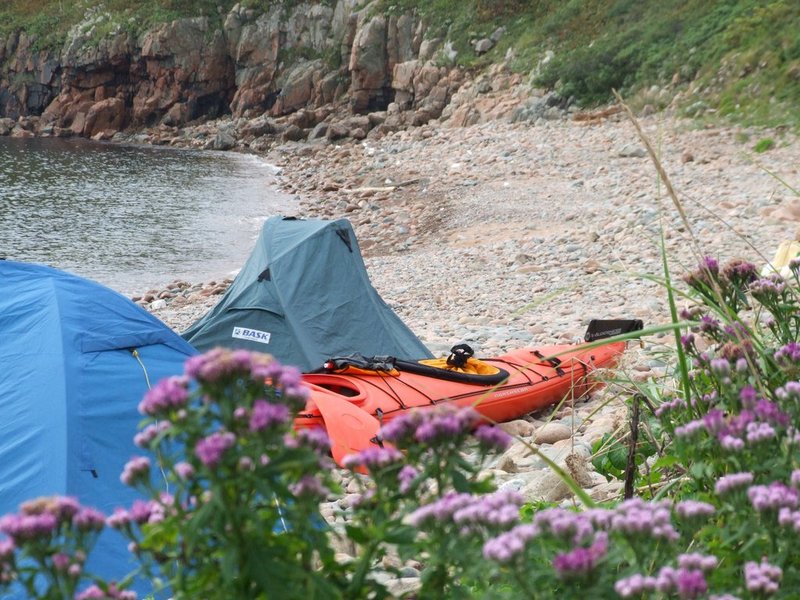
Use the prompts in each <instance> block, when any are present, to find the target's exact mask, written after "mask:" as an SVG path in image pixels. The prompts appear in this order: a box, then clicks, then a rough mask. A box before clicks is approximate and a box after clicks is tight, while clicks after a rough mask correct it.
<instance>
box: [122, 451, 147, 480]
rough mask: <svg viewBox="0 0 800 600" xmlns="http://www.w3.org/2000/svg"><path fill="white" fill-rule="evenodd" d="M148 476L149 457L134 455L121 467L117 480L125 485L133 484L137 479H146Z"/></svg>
mask: <svg viewBox="0 0 800 600" xmlns="http://www.w3.org/2000/svg"><path fill="white" fill-rule="evenodd" d="M149 476H150V459H149V458H147V457H146V456H134V457H133V458H131V459H130V460H129V461H128V462H127V463H126V464H125V467H124V468H123V469H122V474H121V475H120V476H119V480H120V481H121V482H122V483H124V484H125V485H129V486H132V485H135V484H136V483H137V482H139V481H147V478H148V477H149Z"/></svg>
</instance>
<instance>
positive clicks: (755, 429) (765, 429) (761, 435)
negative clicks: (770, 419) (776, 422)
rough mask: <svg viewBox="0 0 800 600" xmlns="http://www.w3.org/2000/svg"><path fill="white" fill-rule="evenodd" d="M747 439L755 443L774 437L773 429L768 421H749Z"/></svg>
mask: <svg viewBox="0 0 800 600" xmlns="http://www.w3.org/2000/svg"><path fill="white" fill-rule="evenodd" d="M746 437H747V441H748V442H750V443H752V444H757V443H759V442H763V441H765V440H771V439H774V438H775V430H774V429H773V428H772V425H770V424H769V423H758V422H756V423H749V424H748V425H747V435H746Z"/></svg>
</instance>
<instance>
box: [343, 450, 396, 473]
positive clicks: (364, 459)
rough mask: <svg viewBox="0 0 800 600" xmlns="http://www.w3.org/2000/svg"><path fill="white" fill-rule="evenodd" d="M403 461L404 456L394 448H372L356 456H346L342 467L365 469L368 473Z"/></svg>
mask: <svg viewBox="0 0 800 600" xmlns="http://www.w3.org/2000/svg"><path fill="white" fill-rule="evenodd" d="M402 459H403V454H402V453H401V452H400V451H399V450H398V449H397V448H394V447H392V446H385V447H379V446H370V447H369V448H365V449H364V450H361V451H360V452H357V453H355V454H350V455H348V456H345V457H344V459H343V460H342V466H343V467H345V468H348V469H357V468H359V467H364V468H365V469H367V470H368V471H376V470H378V469H382V468H384V467H386V466H388V465H392V464H395V463H398V462H399V461H401V460H402Z"/></svg>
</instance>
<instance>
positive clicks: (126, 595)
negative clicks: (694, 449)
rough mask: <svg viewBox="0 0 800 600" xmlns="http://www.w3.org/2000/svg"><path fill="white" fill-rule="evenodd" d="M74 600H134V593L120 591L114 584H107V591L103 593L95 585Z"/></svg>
mask: <svg viewBox="0 0 800 600" xmlns="http://www.w3.org/2000/svg"><path fill="white" fill-rule="evenodd" d="M75 600H136V592H132V591H130V590H121V589H119V588H118V587H117V586H116V585H115V584H114V583H110V584H108V591H103V589H102V588H100V586H98V585H97V584H92V585H90V586H89V587H88V588H86V589H85V590H84V591H82V592H81V593H80V594H77V595H76V596H75Z"/></svg>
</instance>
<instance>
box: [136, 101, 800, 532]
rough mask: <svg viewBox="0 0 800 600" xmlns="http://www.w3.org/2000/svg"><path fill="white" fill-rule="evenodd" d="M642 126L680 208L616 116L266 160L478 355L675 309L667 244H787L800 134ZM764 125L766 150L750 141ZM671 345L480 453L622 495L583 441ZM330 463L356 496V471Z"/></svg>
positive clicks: (509, 484) (194, 308) (390, 299)
mask: <svg viewBox="0 0 800 600" xmlns="http://www.w3.org/2000/svg"><path fill="white" fill-rule="evenodd" d="M638 123H639V125H640V127H641V129H642V131H643V132H644V135H645V136H646V138H647V139H648V140H649V142H650V144H651V146H652V148H653V149H654V150H655V152H656V153H657V155H658V160H659V162H660V164H661V165H662V166H663V169H664V171H665V173H666V175H667V176H668V178H669V181H670V182H671V184H672V186H673V188H674V190H675V192H676V195H677V199H678V200H679V202H680V207H681V211H683V213H684V215H685V220H684V218H683V217H682V216H681V214H680V212H679V210H678V208H677V207H676V205H675V203H674V201H673V199H672V198H671V197H670V196H669V194H668V193H667V190H666V186H665V184H664V181H663V180H661V179H660V178H659V175H658V172H657V170H656V168H655V166H654V162H653V161H652V160H651V158H650V157H649V155H648V153H647V151H646V149H645V145H644V143H643V142H642V140H641V139H640V137H639V135H638V134H637V132H636V130H635V127H634V125H633V122H632V121H631V120H629V119H628V118H627V117H626V116H625V115H624V113H622V112H619V113H616V114H612V115H610V116H604V117H603V118H599V119H590V120H580V121H579V120H575V119H561V120H552V121H545V120H539V121H538V122H536V123H532V124H531V123H525V124H512V123H508V122H504V121H492V122H488V123H484V124H479V125H474V126H471V127H448V126H447V125H446V124H439V123H431V124H428V125H425V126H423V127H419V128H415V129H410V130H406V131H401V132H397V133H394V134H391V135H387V136H385V137H383V138H380V139H375V140H372V139H367V140H363V141H361V142H350V143H348V144H346V145H336V144H331V143H326V144H319V145H309V144H294V143H288V144H284V145H282V146H280V147H278V148H276V149H274V150H273V151H272V152H271V153H270V155H269V156H267V157H266V159H267V160H268V161H270V162H272V163H274V164H276V165H277V166H279V167H280V169H281V171H280V176H279V179H278V181H279V184H280V186H281V189H282V191H284V192H287V193H289V194H291V195H292V196H293V197H294V199H295V200H296V212H295V213H294V214H296V215H297V216H301V217H309V218H311V217H316V218H326V219H328V218H339V217H346V218H348V219H350V220H351V222H352V223H353V225H354V227H355V229H356V233H357V235H358V239H359V244H360V247H361V250H362V253H363V255H364V257H365V262H366V265H367V269H368V273H369V276H370V279H371V281H372V283H373V285H374V286H375V288H376V289H377V290H378V292H379V293H380V294H381V296H382V297H383V298H384V300H385V301H386V302H387V303H388V304H389V305H390V306H391V307H392V308H393V309H394V310H395V311H396V312H397V313H398V315H399V316H400V317H401V318H402V319H403V320H404V322H405V323H406V324H407V325H408V326H409V327H410V328H411V330H412V331H414V332H415V333H416V334H417V335H418V336H419V337H420V338H421V339H422V341H423V342H424V343H425V344H426V345H427V346H428V347H429V348H430V349H431V350H432V351H433V352H434V354H436V355H443V354H446V353H447V351H448V350H449V348H450V347H451V346H452V345H454V344H457V343H468V344H470V345H471V346H472V347H473V348H474V349H475V351H476V356H492V355H495V354H498V353H500V352H503V351H504V350H508V349H512V348H516V347H520V346H529V345H539V344H550V343H563V342H565V341H578V340H580V339H581V338H582V336H583V333H584V331H585V329H586V326H587V324H588V322H589V320H590V319H593V318H635V319H641V320H643V321H644V323H645V327H648V326H654V325H659V324H664V323H668V322H669V307H668V305H667V296H666V292H665V289H664V287H663V285H661V284H660V283H659V280H661V279H663V275H664V270H663V266H662V238H663V244H664V248H665V253H666V256H667V262H668V264H669V268H670V271H671V275H672V277H673V278H674V279H676V280H677V279H679V277H680V275H682V274H683V273H685V272H686V271H687V270H689V269H691V268H693V267H694V266H695V265H696V264H697V262H698V260H699V258H700V257H701V256H703V255H712V256H714V257H716V258H717V259H718V260H720V262H725V261H727V260H729V259H732V258H744V259H747V260H750V261H753V262H754V263H756V264H757V265H763V264H766V263H767V262H768V261H769V260H770V259H771V258H772V256H773V255H774V253H775V251H776V249H777V247H778V245H779V244H780V243H781V242H783V241H784V240H792V239H795V236H796V234H797V228H798V221H800V196H798V192H797V190H798V189H799V188H800V175H798V170H797V169H798V165H800V144H798V142H797V140H796V139H795V138H794V137H792V136H790V135H789V134H786V133H783V132H780V131H764V130H759V131H755V130H754V131H748V130H746V129H740V128H733V127H731V128H726V127H719V126H715V127H702V126H699V125H698V124H697V123H693V122H690V121H683V120H679V119H677V118H674V117H671V116H667V115H665V114H656V115H650V116H647V117H643V118H641V119H640V120H639V121H638ZM767 137H770V138H772V139H774V141H775V146H774V147H773V148H772V149H771V150H769V151H768V152H763V153H756V152H755V151H754V150H753V147H754V145H755V143H756V142H758V141H759V140H760V139H763V138H767ZM228 283H229V281H227V282H226V281H214V282H176V283H175V284H173V285H172V286H170V287H169V288H168V289H165V290H149V291H148V293H147V294H142V295H140V296H137V297H136V298H135V300H137V301H138V302H139V303H140V304H142V305H144V306H146V307H147V308H148V309H150V310H151V311H152V312H153V313H154V314H156V315H157V316H158V317H159V318H161V319H162V320H163V321H165V322H166V323H167V324H168V325H170V326H171V327H173V328H174V329H176V330H178V331H182V330H183V329H185V328H186V327H188V325H190V324H191V323H192V322H193V321H194V320H195V319H197V318H199V317H200V316H202V315H203V314H204V313H205V312H206V311H207V310H208V309H209V308H210V307H211V306H213V304H214V303H215V302H216V301H217V300H218V299H219V298H220V296H221V294H222V293H223V292H224V290H225V288H226V286H227V284H228ZM678 287H679V288H680V289H685V288H684V287H683V286H682V285H680V284H678ZM671 343H672V336H671V335H667V334H664V333H661V334H655V335H648V336H645V337H644V338H643V340H642V342H641V344H639V343H632V344H630V346H629V349H628V351H627V352H626V356H625V358H624V360H623V363H622V364H621V365H620V368H619V370H618V371H616V372H615V373H611V374H608V375H609V376H611V377H612V378H613V379H614V382H609V383H608V384H607V385H606V386H605V387H604V388H603V390H602V391H600V392H598V393H596V394H594V395H593V396H592V397H591V398H589V399H581V400H575V399H568V401H566V402H564V403H563V404H562V405H559V406H558V407H555V408H553V409H551V410H548V411H545V412H544V413H540V414H533V415H528V416H525V417H523V418H520V419H519V420H517V421H514V422H511V423H507V424H504V425H503V427H504V428H506V429H507V430H508V431H509V432H510V433H512V434H514V435H516V436H518V438H519V440H520V441H518V442H517V443H515V444H513V445H512V446H511V448H510V449H509V450H508V451H506V453H505V454H503V455H502V456H498V457H497V458H496V459H495V460H494V461H493V462H492V464H490V465H489V471H490V472H491V473H492V474H493V475H494V476H495V477H496V481H497V483H498V484H499V485H500V487H503V488H512V489H515V490H517V491H520V492H521V493H523V494H524V495H525V496H526V498H528V499H529V500H545V501H554V502H559V501H564V500H565V499H568V498H569V495H570V492H569V490H568V489H567V488H566V486H565V485H563V484H562V483H561V482H560V480H559V479H558V477H557V476H556V475H555V474H553V473H552V472H551V471H550V470H549V469H547V468H546V466H545V465H544V462H543V461H542V459H541V457H540V455H539V453H541V454H544V455H545V456H547V457H549V458H551V459H553V460H555V461H556V462H557V463H559V464H561V465H562V466H564V467H566V468H567V470H568V471H569V472H570V473H571V474H572V475H573V477H574V478H575V479H576V480H577V481H578V483H579V484H580V485H581V486H582V487H584V488H585V489H586V490H587V491H588V492H589V493H590V495H591V496H592V497H593V498H595V499H597V500H606V499H610V498H613V497H617V496H618V495H619V494H620V493H621V486H622V483H621V482H619V481H607V480H606V478H605V477H604V476H603V475H601V474H599V473H597V472H595V470H594V469H593V467H592V465H591V456H592V452H593V444H595V442H597V440H600V439H601V438H603V436H605V435H607V434H611V435H613V436H616V437H619V438H623V437H624V434H625V432H626V431H627V420H628V418H627V410H628V408H627V405H626V403H625V400H627V399H629V398H630V397H631V395H632V391H633V386H632V385H630V382H642V381H646V380H649V379H655V380H658V381H660V380H661V379H662V378H664V377H665V375H666V372H667V369H668V365H667V364H666V363H665V362H664V360H665V359H664V356H663V350H664V349H665V348H666V347H668V346H669V345H670V344H671ZM625 382H628V383H625ZM523 442H524V443H523ZM532 448H535V449H536V451H535V452H534V451H533V450H532ZM342 476H343V477H345V480H344V482H343V483H344V486H345V489H346V490H347V491H348V492H349V493H352V494H354V493H355V492H356V491H357V483H356V482H355V481H352V480H350V479H348V478H347V477H348V476H347V475H346V474H343V475H342ZM351 499H352V498H350V496H349V494H348V495H346V496H345V497H344V498H340V499H337V500H335V501H332V502H331V503H330V505H328V506H326V507H325V509H324V513H325V515H326V517H327V518H328V519H329V520H330V521H331V522H333V523H336V522H339V523H343V522H344V521H345V520H346V518H347V511H348V505H349V502H350V500H351Z"/></svg>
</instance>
